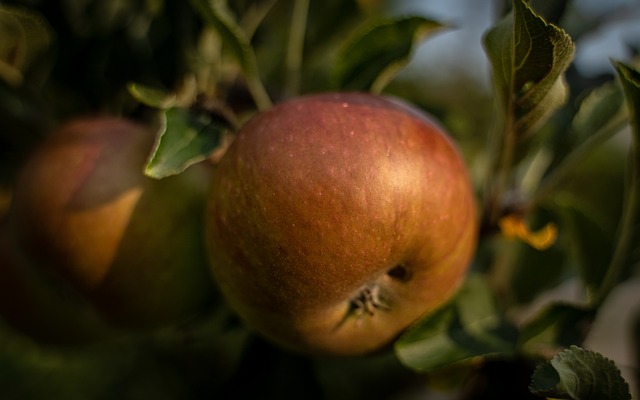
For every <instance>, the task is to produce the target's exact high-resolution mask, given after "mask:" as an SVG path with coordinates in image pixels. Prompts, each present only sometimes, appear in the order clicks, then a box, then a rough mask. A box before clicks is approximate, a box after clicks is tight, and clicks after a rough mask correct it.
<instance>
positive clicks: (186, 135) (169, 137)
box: [145, 108, 227, 179]
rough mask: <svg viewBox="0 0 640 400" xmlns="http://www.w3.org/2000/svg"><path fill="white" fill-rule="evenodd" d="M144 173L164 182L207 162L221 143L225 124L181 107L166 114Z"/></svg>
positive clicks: (225, 127)
mask: <svg viewBox="0 0 640 400" xmlns="http://www.w3.org/2000/svg"><path fill="white" fill-rule="evenodd" d="M163 125H164V126H163V128H162V131H161V133H160V135H159V139H158V141H157V143H156V147H155V148H154V150H153V155H152V156H151V158H150V160H149V162H148V164H147V166H146V168H145V174H146V175H147V176H149V177H152V178H156V179H161V178H165V177H167V176H171V175H176V174H179V173H180V172H182V171H184V170H185V169H186V168H187V167H189V166H190V165H192V164H195V163H198V162H200V161H203V160H205V159H206V158H207V157H208V156H209V155H210V154H211V152H212V151H213V150H215V149H216V148H217V147H218V146H219V145H220V143H221V140H222V135H223V134H224V132H225V131H226V130H227V126H226V125H225V124H222V123H220V122H219V121H217V120H213V119H212V118H211V117H208V116H205V115H202V114H195V113H193V112H189V111H187V110H185V109H182V108H170V109H168V110H166V111H165V112H164V124H163Z"/></svg>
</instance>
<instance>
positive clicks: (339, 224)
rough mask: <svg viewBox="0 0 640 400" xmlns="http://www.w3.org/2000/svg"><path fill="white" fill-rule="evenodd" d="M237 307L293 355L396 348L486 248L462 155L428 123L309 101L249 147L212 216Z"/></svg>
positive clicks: (213, 246) (263, 126) (282, 114)
mask: <svg viewBox="0 0 640 400" xmlns="http://www.w3.org/2000/svg"><path fill="white" fill-rule="evenodd" d="M206 223H207V224H206V228H207V230H206V234H207V236H206V240H207V245H208V250H209V255H210V262H211V266H212V270H213V275H214V277H215V278H216V281H217V282H218V283H219V286H220V288H221V290H222V292H223V294H224V295H225V296H226V298H227V299H228V301H229V303H230V305H231V306H232V307H233V308H235V310H236V311H237V312H238V313H239V315H240V316H241V317H242V318H243V319H244V320H245V321H246V322H247V324H248V325H249V326H251V327H253V328H254V329H255V330H257V331H258V332H260V333H262V334H263V335H264V336H266V337H267V338H270V339H271V340H272V341H274V342H276V343H279V344H280V345H282V346H285V347H288V348H291V349H294V350H297V351H302V352H308V353H314V354H324V355H353V354H363V353H368V352H372V351H375V350H378V349H380V348H382V347H384V346H385V345H388V344H389V343H390V342H391V341H392V340H393V339H394V338H396V337H397V336H398V335H399V334H400V333H401V332H402V331H403V330H404V329H405V328H407V326H408V325H410V324H411V323H413V322H414V321H416V320H417V319H418V318H420V317H421V316H424V315H426V314H428V313H430V312H432V311H434V310H435V309H436V308H438V307H439V306H441V305H442V304H443V303H445V302H446V301H447V300H449V299H450V298H451V296H452V295H453V294H454V293H455V291H456V289H457V288H458V286H459V285H460V283H461V282H462V280H463V279H464V276H465V272H466V270H467V268H468V266H469V264H470V261H471V258H472V255H473V253H474V251H475V247H476V241H477V216H476V202H475V198H474V193H473V189H472V186H471V184H470V181H469V178H468V175H467V170H466V167H465V165H464V162H463V159H462V158H461V155H460V153H459V151H458V150H457V149H456V146H455V145H454V143H453V142H452V141H451V140H450V139H449V138H448V137H447V136H446V134H445V133H444V132H443V130H442V129H441V128H440V127H439V126H438V125H437V124H435V123H434V122H433V121H431V120H430V119H429V118H428V117H426V116H425V115H424V114H422V113H421V112H420V111H418V110H416V109H414V108H411V107H409V106H407V105H404V104H401V103H399V102H397V101H395V100H390V99H387V98H384V97H380V96H374V95H369V94H357V93H336V94H332V93H329V94H320V95H313V96H307V97H302V98H298V99H295V100H292V101H289V102H286V103H283V104H280V105H278V106H275V107H274V108H272V109H270V110H268V111H266V112H264V113H262V114H260V115H258V116H257V117H255V118H253V119H252V120H251V121H249V122H248V123H247V124H246V125H245V126H244V127H243V128H242V129H241V130H240V132H239V133H238V135H237V138H236V139H235V141H234V143H232V144H231V147H230V148H229V150H228V152H227V153H226V154H225V155H224V157H223V158H222V160H221V162H220V165H219V168H218V169H217V173H216V174H215V175H214V179H213V185H212V191H211V194H210V197H209V204H208V210H207V215H206Z"/></svg>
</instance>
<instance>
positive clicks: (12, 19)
mask: <svg viewBox="0 0 640 400" xmlns="http://www.w3.org/2000/svg"><path fill="white" fill-rule="evenodd" d="M0 38H1V39H0V79H3V80H5V81H6V82H8V83H9V84H11V85H14V86H17V85H19V84H21V83H22V80H23V78H24V76H23V74H24V72H25V70H27V69H28V68H29V67H30V66H31V64H32V63H33V62H34V61H36V59H37V58H38V57H39V56H40V55H41V54H42V53H43V52H44V51H46V50H47V49H48V48H49V46H50V44H51V42H52V40H53V31H52V30H51V28H50V27H49V25H48V24H47V21H46V20H45V19H44V18H43V17H42V16H41V15H39V14H36V13H35V12H33V11H29V10H27V9H23V8H18V7H12V6H6V5H0Z"/></svg>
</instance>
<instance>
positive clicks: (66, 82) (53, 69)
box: [0, 0, 640, 400]
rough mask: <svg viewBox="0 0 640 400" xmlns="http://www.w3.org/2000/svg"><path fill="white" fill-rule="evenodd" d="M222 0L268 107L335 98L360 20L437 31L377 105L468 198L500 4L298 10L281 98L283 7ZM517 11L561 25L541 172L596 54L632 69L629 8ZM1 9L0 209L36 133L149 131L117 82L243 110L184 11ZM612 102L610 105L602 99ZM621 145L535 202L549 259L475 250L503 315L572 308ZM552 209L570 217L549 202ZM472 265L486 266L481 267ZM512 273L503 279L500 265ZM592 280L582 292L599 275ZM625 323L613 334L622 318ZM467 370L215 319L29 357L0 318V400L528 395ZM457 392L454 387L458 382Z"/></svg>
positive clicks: (570, 4)
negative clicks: (465, 180)
mask: <svg viewBox="0 0 640 400" xmlns="http://www.w3.org/2000/svg"><path fill="white" fill-rule="evenodd" d="M228 3H229V4H228V8H229V11H230V12H231V13H232V14H233V15H234V17H235V18H236V19H237V20H238V21H239V24H240V25H241V27H242V28H243V30H244V31H245V32H246V34H247V36H248V37H249V38H250V40H251V44H252V46H253V47H254V49H255V54H256V57H257V64H258V66H259V73H260V76H261V78H262V80H263V82H264V83H265V86H266V88H267V90H268V92H269V94H270V96H271V98H272V99H273V101H274V102H278V101H281V100H284V99H286V98H287V97H290V96H292V95H296V94H298V93H310V92H316V91H326V90H331V89H333V88H334V87H335V86H334V82H333V81H332V78H331V69H332V66H333V64H334V63H335V59H336V57H337V53H338V51H339V48H340V46H341V45H342V44H343V43H344V40H345V39H346V38H347V37H349V36H350V35H351V34H352V33H353V32H354V31H355V30H356V29H357V28H359V27H361V26H365V25H366V24H367V23H370V22H371V21H374V20H377V19H380V18H382V17H390V16H402V15H422V16H426V17H429V18H432V19H435V20H437V21H440V22H442V23H444V24H445V25H446V27H445V28H444V29H442V30H441V31H438V32H437V33H436V34H435V35H433V36H432V37H430V38H429V39H428V40H426V41H425V42H424V44H422V45H421V46H420V47H419V48H418V49H417V51H416V53H415V54H414V57H413V60H412V62H411V63H410V64H409V65H408V66H407V67H406V68H405V69H404V70H403V71H402V72H401V73H400V74H399V75H398V76H397V77H396V79H395V80H393V81H392V82H391V84H390V85H389V86H388V87H387V88H386V89H385V93H387V94H391V95H396V96H399V97H402V98H404V99H407V100H408V101H411V102H413V103H415V104H417V105H419V106H420V107H422V108H424V109H425V110H427V111H429V112H430V113H431V114H433V115H435V116H436V117H437V118H438V119H440V121H442V123H443V124H444V125H445V126H446V127H447V129H448V130H449V131H450V132H451V134H452V135H453V136H454V137H455V138H456V139H457V140H458V142H459V143H460V146H461V147H462V150H463V152H464V154H465V157H466V159H467V161H468V164H469V166H470V170H471V174H472V177H473V178H474V181H475V182H476V184H477V185H478V186H480V183H479V182H481V180H482V178H483V173H484V171H485V170H486V163H487V159H486V143H487V138H488V132H490V131H491V129H495V121H494V118H495V113H494V111H493V110H494V94H493V87H492V84H491V72H490V66H489V63H488V60H487V57H486V54H485V52H484V49H483V46H482V37H483V35H484V33H485V32H486V30H487V29H488V28H489V27H490V26H491V25H493V24H494V23H495V22H496V21H497V20H498V19H499V18H501V16H503V15H505V14H506V13H508V12H509V10H510V5H511V2H510V1H507V0H451V1H446V2H443V1H437V0H401V1H393V0H388V1H385V0H325V1H315V0H314V1H311V2H310V9H309V18H308V21H307V25H306V34H305V43H304V57H303V60H302V62H303V64H302V67H301V68H300V71H301V76H300V87H299V89H298V90H295V91H294V92H291V91H288V90H287V73H288V72H287V68H288V66H287V41H288V39H289V27H290V20H291V13H292V8H293V2H291V1H282V0H281V1H276V0H237V1H229V2H228ZM531 4H532V7H533V8H534V9H535V10H536V11H537V12H539V13H540V14H541V15H542V16H544V17H545V19H546V20H547V21H550V22H552V23H555V24H558V25H559V26H561V27H562V28H563V29H565V30H566V31H567V32H568V33H569V34H570V36H571V37H572V39H573V40H574V41H575V42H576V48H577V52H576V57H575V61H574V63H573V64H572V65H571V67H570V68H569V70H568V72H567V74H566V80H567V83H568V86H569V88H570V99H569V101H568V102H567V104H566V106H565V107H564V108H563V109H562V110H561V111H560V112H558V113H557V114H555V115H554V117H553V118H551V119H550V121H549V122H547V124H546V125H545V126H544V127H543V129H542V132H543V134H541V135H538V139H537V140H540V141H541V142H542V144H541V148H543V149H544V148H545V147H546V148H550V149H553V151H552V152H551V151H550V152H544V151H541V152H538V153H536V157H539V159H537V162H540V163H541V165H548V164H549V163H554V162H557V161H558V160H557V158H558V157H560V156H562V155H564V154H566V153H568V152H569V151H570V150H571V146H572V143H573V141H572V140H570V138H571V135H580V133H581V130H580V129H575V127H573V126H572V124H573V123H574V118H573V117H574V115H575V114H576V113H577V112H578V109H579V106H580V104H581V102H582V100H583V99H585V98H586V97H587V96H588V95H589V94H590V93H593V92H594V90H595V89H596V88H601V87H603V86H602V85H603V84H605V83H608V82H613V81H614V70H613V68H612V67H611V64H610V62H609V57H613V58H616V59H621V60H629V61H631V60H634V58H635V57H636V56H637V55H638V52H639V51H640V4H638V2H637V1H634V0H615V1H614V0H573V1H572V0H533V1H532V2H531ZM0 5H4V6H11V7H17V8H18V9H20V10H23V12H24V13H25V14H26V15H29V16H31V17H34V16H35V18H36V19H37V20H38V21H39V23H38V24H37V26H36V27H33V28H31V29H30V30H29V31H22V30H21V29H20V27H19V26H18V27H16V25H15V21H13V22H12V21H10V20H8V19H6V18H5V19H3V20H1V21H0V57H2V61H3V62H5V64H9V65H13V66H16V65H17V66H19V68H17V70H18V73H16V71H15V70H12V69H11V68H7V67H6V65H3V68H0V77H2V78H3V79H0V212H1V211H2V207H3V204H6V203H7V202H8V200H7V199H6V198H7V196H8V193H9V191H8V190H7V189H6V188H7V187H9V185H10V182H11V180H12V179H13V178H14V177H15V173H16V171H17V170H18V169H19V167H20V165H21V163H22V162H23V160H24V157H25V156H26V155H27V154H28V153H29V151H30V150H31V149H32V148H33V146H35V145H37V143H38V142H39V141H40V140H41V139H42V137H43V136H44V135H46V134H47V133H48V132H49V131H50V130H51V128H52V127H54V126H56V125H57V124H59V123H61V122H62V121H65V120H68V119H70V118H73V117H76V116H80V115H87V114H111V115H114V114H115V115H125V116H127V117H130V118H134V119H140V120H149V119H151V118H153V113H152V110H150V109H149V108H148V107H146V106H143V105H141V104H139V103H138V102H137V101H136V100H135V99H134V98H133V97H132V96H131V94H130V93H129V91H128V90H127V84H129V83H130V82H138V83H142V84H145V85H149V86H152V87H157V88H161V89H164V90H166V91H169V92H175V93H177V94H178V95H180V94H183V95H184V96H185V97H186V98H190V97H189V96H190V95H192V94H193V93H197V94H200V95H203V96H206V97H207V98H209V99H212V101H215V102H217V103H219V104H223V105H224V107H226V108H229V109H230V110H231V111H232V112H233V113H234V114H235V115H238V116H240V118H241V119H244V118H246V117H247V116H248V115H250V114H251V113H252V112H253V110H254V109H255V104H254V103H253V99H252V97H251V94H250V92H249V90H248V89H247V86H246V82H244V81H243V79H242V78H241V76H240V74H239V71H238V69H237V67H236V66H235V64H234V63H233V62H231V58H230V57H229V55H228V53H227V51H226V50H227V49H225V46H224V44H223V42H222V41H221V39H220V38H219V37H218V36H217V35H216V34H215V33H214V32H213V31H212V30H211V29H210V28H208V27H207V26H205V25H204V24H203V23H202V21H201V19H200V17H199V16H198V14H197V13H196V12H195V11H194V10H193V8H192V7H191V5H190V2H188V1H175V0H132V1H124V0H4V1H1V2H0ZM38 18H39V19H38ZM21 46H27V48H29V51H28V52H27V54H28V55H29V57H26V58H25V57H24V56H22V55H21V54H16V52H15V50H16V49H18V50H20V51H22V50H21V49H23V47H21ZM605 94H606V93H605ZM605 94H603V95H605ZM610 95H611V96H613V97H612V99H613V100H612V103H611V104H614V103H613V102H614V100H615V95H616V94H615V93H613V94H610ZM618 95H619V93H618ZM618 101H619V102H621V100H620V98H618ZM619 104H621V103H619ZM628 143H629V135H628V132H624V131H623V133H621V134H619V135H616V136H614V137H613V138H612V139H610V140H608V141H607V142H606V143H604V144H603V145H602V146H600V147H599V148H598V150H597V151H595V152H594V153H593V154H591V155H590V156H589V157H588V158H586V159H585V160H584V161H583V162H582V164H581V165H580V166H579V167H578V168H576V169H575V172H574V173H573V174H572V176H571V179H569V180H567V181H566V183H565V184H564V185H563V186H562V191H561V192H562V193H561V195H558V196H556V197H554V200H553V202H549V203H544V204H542V207H541V209H540V210H539V212H537V213H536V215H535V216H534V218H533V220H532V224H534V226H535V225H536V224H539V226H542V225H544V224H545V223H546V222H548V221H549V220H555V221H557V223H558V225H559V232H560V237H559V239H558V242H557V243H556V245H555V246H553V247H552V248H551V249H549V250H548V251H545V252H540V251H537V250H535V249H532V248H531V247H528V246H526V245H525V244H516V245H513V246H509V247H508V248H509V250H508V251H501V252H495V251H484V250H486V249H484V248H481V249H480V252H479V256H478V260H477V263H491V264H492V265H494V268H496V270H497V271H498V272H497V273H495V274H494V277H495V282H493V284H494V286H495V287H496V288H498V293H499V294H501V295H502V297H501V301H502V302H503V305H504V307H505V308H507V307H510V310H512V312H513V313H515V314H516V319H517V318H524V316H526V315H530V313H532V312H533V311H531V310H533V309H539V307H540V305H539V303H537V302H536V301H534V300H536V299H538V295H539V294H540V293H541V292H543V291H547V290H551V289H552V290H551V291H550V292H547V296H550V297H554V298H563V299H567V298H568V299H576V298H582V297H583V296H584V293H582V292H581V290H580V289H579V288H576V285H575V282H574V281H573V280H572V279H571V278H572V277H573V276H574V275H575V269H576V265H575V264H576V263H578V261H577V260H580V258H581V257H582V258H585V257H586V258H589V259H590V260H592V261H593V260H594V259H595V260H597V258H598V257H605V258H606V256H607V255H608V254H609V251H610V249H609V247H610V246H612V243H611V241H612V240H613V239H612V237H613V236H614V233H615V231H616V227H617V222H618V220H619V218H620V212H621V207H620V204H621V199H622V196H623V184H624V168H625V161H624V158H625V157H626V152H627V147H628ZM554 157H556V159H554ZM533 161H536V160H533ZM532 163H533V162H532ZM530 165H532V164H528V166H530ZM535 173H537V172H536V170H535V168H527V169H526V171H523V175H522V179H523V181H526V179H530V178H531V177H530V176H528V175H527V174H535ZM479 189H480V188H479ZM3 196H4V198H3ZM576 199H578V200H576ZM563 202H564V203H563ZM559 203H560V204H564V205H566V204H569V206H562V207H558V204H559ZM558 210H562V211H561V212H559V211H558ZM580 215H590V216H593V215H596V216H597V217H596V218H586V219H585V218H579V216H580ZM576 216H578V217H576ZM585 224H587V225H585ZM589 224H591V225H589ZM593 225H595V227H594V226H593ZM584 229H591V231H590V232H593V237H592V238H591V239H589V240H587V241H586V242H585V243H576V242H574V237H573V236H572V235H571V233H570V232H571V231H572V230H584ZM505 240H506V239H501V238H499V239H496V240H491V241H487V242H486V243H485V244H484V246H486V247H490V248H495V247H496V246H502V245H504V241H505ZM566 248H574V250H575V253H576V254H567V252H566V251H565V250H564V249H566ZM485 254H490V257H492V259H491V260H485V259H483V256H484V255H485ZM496 254H497V255H496ZM514 264H517V265H518V266H519V267H518V268H512V267H509V268H507V267H505V269H504V270H501V269H500V268H501V266H512V265H514ZM591 279H592V280H596V281H597V279H598V277H592V278H591ZM635 280H636V281H637V278H636V279H635ZM636 287H637V286H636ZM501 289H502V290H503V291H502V292H500V290H501ZM626 290H631V289H626ZM620 301H621V303H619V304H622V305H623V307H624V308H625V315H627V316H628V318H635V317H636V316H637V315H640V308H639V307H638V306H637V304H638V303H639V302H640V300H639V299H638V297H637V296H636V297H624V296H623V298H622V300H620ZM603 318H607V317H606V316H605V317H603ZM637 320H638V321H640V318H638V319H637ZM603 321H605V322H596V327H599V326H602V328H601V330H596V331H595V333H594V334H593V335H592V337H596V339H598V338H599V337H600V336H598V335H601V336H602V337H603V338H604V339H599V340H600V341H599V342H598V340H596V339H591V340H592V342H589V343H592V344H593V343H595V345H601V344H602V343H604V342H607V341H609V342H611V340H612V339H610V338H616V339H613V340H614V342H615V343H614V345H613V347H610V348H609V350H608V351H609V352H610V353H609V354H610V356H611V357H614V358H615V357H618V358H619V359H621V360H622V369H623V372H625V374H626V375H627V376H632V375H634V374H636V375H637V374H638V372H637V358H635V359H634V358H633V357H632V354H633V350H632V349H631V350H629V349H630V348H629V347H628V346H627V347H624V350H621V349H622V348H621V347H617V346H618V344H620V343H623V342H624V343H628V342H629V340H630V339H629V337H628V336H624V337H622V339H620V338H621V336H620V335H621V333H618V332H617V331H616V332H609V333H611V335H610V336H606V335H604V334H603V330H604V331H606V330H607V323H606V321H607V320H606V319H603ZM623 322H624V323H625V324H628V320H625V321H623ZM623 322H621V321H618V322H616V323H620V324H621V323H623ZM638 326H640V324H638ZM626 327H627V325H625V329H626ZM611 329H617V328H611ZM627 334H631V333H625V335H627ZM637 337H638V334H637V329H636V335H635V338H636V339H637ZM587 341H589V339H587ZM636 342H637V341H636ZM603 348H604V347H603ZM635 351H636V352H637V351H638V350H637V349H636V350H635ZM623 352H624V354H622V353H623ZM605 353H606V351H605ZM621 354H622V355H621ZM634 363H636V364H635V365H636V366H635V367H634V366H633V364H634ZM474 368H475V367H474V366H469V367H460V368H459V369H457V370H455V369H456V368H453V369H454V370H455V371H453V372H455V373H453V372H452V371H444V372H443V373H441V374H433V375H429V376H427V377H424V376H419V375H417V374H415V373H413V372H410V371H408V370H407V369H405V368H404V367H402V366H401V365H400V364H399V362H398V361H397V360H396V359H395V358H394V357H393V356H392V355H391V354H389V353H385V354H381V355H375V356H371V357H367V358H365V359H358V360H341V361H337V360H314V359H308V358H305V357H301V356H298V355H292V354H288V353H284V352H282V351H280V350H277V349H275V348H273V347H272V346H270V345H269V344H267V343H265V342H263V341H262V340H261V339H259V338H256V337H254V336H253V335H251V334H250V333H249V332H247V331H246V330H245V329H244V328H243V327H242V326H241V324H239V322H238V321H236V320H234V317H233V316H232V315H231V314H230V312H229V311H228V310H226V309H224V307H223V306H221V308H220V309H216V310H213V311H212V312H211V315H206V316H202V318H199V319H197V320H195V321H191V322H190V323H188V324H186V325H185V326H181V327H179V328H168V329H166V330H160V331H158V332H153V333H149V334H140V335H133V337H126V338H123V339H122V340H117V341H115V342H109V343H104V344H100V345H95V346H88V347H80V348H71V349H69V348H51V347H47V346H42V345H40V344H38V343H35V342H33V341H31V340H30V339H28V338H26V337H22V336H21V335H20V334H19V333H17V332H14V331H12V330H11V328H9V327H8V326H6V325H3V324H2V323H1V321H0V399H2V400H4V399H61V400H62V399H65V400H67V399H68V400H73V399H112V398H118V399H139V398H154V399H178V398H179V399H189V398H193V399H205V398H238V397H239V396H240V395H246V396H260V397H273V398H320V397H323V398H332V399H339V398H350V399H354V398H365V397H366V398H392V396H396V397H393V398H418V397H419V396H424V395H429V396H432V398H436V399H438V398H450V397H444V396H445V395H444V394H443V393H445V392H447V391H450V389H451V388H460V387H462V389H457V391H456V392H455V396H457V397H451V398H481V399H482V398H487V399H489V398H493V399H497V398H521V399H525V398H530V397H531V395H530V393H529V392H528V390H527V389H526V388H527V385H528V382H524V383H522V382H521V380H522V379H523V376H526V377H528V375H527V374H530V372H531V370H532V365H531V364H530V363H529V362H528V361H526V360H516V361H515V362H514V363H511V364H505V363H503V362H501V361H495V362H488V363H486V364H484V365H483V366H478V367H477V369H476V372H479V373H476V374H475V375H473V378H470V376H471V375H470V371H471V370H473V369H474ZM523 371H524V374H523V373H522V372H523ZM449 372H451V373H449ZM452 377H455V378H452ZM527 379H528V378H527ZM461 381H464V382H465V384H464V385H460V383H461ZM516 383H519V385H517V384H516ZM523 389H524V391H522V390H523ZM322 394H324V396H323V395H322ZM465 396H466V397H465ZM507 396H511V397H507ZM419 398H422V397H419ZM429 398H431V397H429Z"/></svg>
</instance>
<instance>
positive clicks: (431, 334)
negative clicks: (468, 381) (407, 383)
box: [395, 275, 517, 371]
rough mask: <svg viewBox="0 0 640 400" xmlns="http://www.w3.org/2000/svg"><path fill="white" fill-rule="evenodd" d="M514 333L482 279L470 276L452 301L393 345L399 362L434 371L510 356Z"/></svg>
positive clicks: (416, 368)
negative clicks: (470, 362) (492, 357)
mask: <svg viewBox="0 0 640 400" xmlns="http://www.w3.org/2000/svg"><path fill="white" fill-rule="evenodd" d="M516 340H517V332H516V330H515V328H514V327H513V326H512V325H510V324H508V323H507V322H506V321H505V320H504V319H503V318H502V317H501V316H500V315H499V313H498V311H497V310H496V308H495V304H494V302H493V298H492V296H491V291H490V289H489V287H488V286H487V283H486V282H485V280H484V278H482V277H480V276H474V275H471V276H469V277H468V278H467V280H466V282H465V285H464V286H463V287H462V288H461V289H460V292H459V293H458V294H457V296H456V297H455V299H454V300H453V301H452V302H451V303H449V304H448V305H446V306H445V307H443V308H441V309H439V310H438V311H436V312H435V313H434V314H432V315H430V316H427V317H425V318H423V319H422V320H420V321H418V322H417V323H416V324H415V325H414V326H412V327H411V328H410V329H409V330H407V332H405V333H404V334H403V335H402V336H401V337H400V339H398V341H396V343H395V352H396V355H397V356H398V358H399V359H400V361H401V362H402V363H403V364H404V365H406V366H408V367H409V368H412V369H414V370H418V371H433V370H435V369H438V368H442V367H445V366H449V365H451V364H454V363H458V362H464V361H468V360H470V359H473V358H476V357H482V356H490V355H492V356H495V355H511V354H512V353H513V352H514V350H515V345H516Z"/></svg>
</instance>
